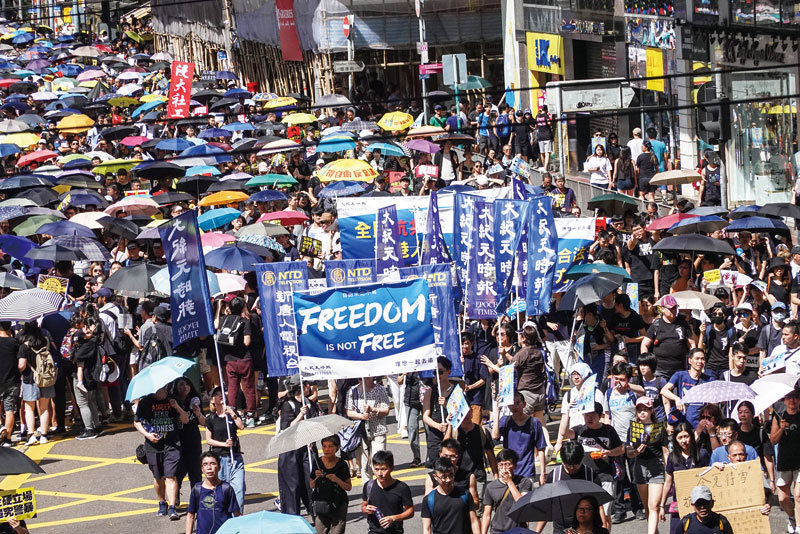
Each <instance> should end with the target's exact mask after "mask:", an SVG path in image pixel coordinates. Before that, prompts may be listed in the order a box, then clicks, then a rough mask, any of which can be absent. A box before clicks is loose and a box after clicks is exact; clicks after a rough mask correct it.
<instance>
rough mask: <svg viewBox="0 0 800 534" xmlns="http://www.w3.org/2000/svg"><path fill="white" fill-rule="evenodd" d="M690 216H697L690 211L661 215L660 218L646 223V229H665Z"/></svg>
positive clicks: (650, 230) (651, 230)
mask: <svg viewBox="0 0 800 534" xmlns="http://www.w3.org/2000/svg"><path fill="white" fill-rule="evenodd" d="M692 217H697V215H692V214H690V213H673V214H672V215H667V216H666V217H661V218H660V219H656V220H654V221H653V222H651V223H650V224H648V225H647V231H649V232H653V231H655V230H666V229H667V228H669V227H670V226H673V225H675V224H677V223H679V222H681V221H684V220H686V219H691V218H692Z"/></svg>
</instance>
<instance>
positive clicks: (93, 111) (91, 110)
mask: <svg viewBox="0 0 800 534" xmlns="http://www.w3.org/2000/svg"><path fill="white" fill-rule="evenodd" d="M110 109H111V106H109V105H108V104H106V103H105V102H93V103H91V104H89V105H88V106H85V107H84V108H83V109H82V110H81V111H82V112H83V113H84V114H86V115H99V114H100V113H105V112H107V111H108V110H110Z"/></svg>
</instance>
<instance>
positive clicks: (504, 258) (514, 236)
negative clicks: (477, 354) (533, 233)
mask: <svg viewBox="0 0 800 534" xmlns="http://www.w3.org/2000/svg"><path fill="white" fill-rule="evenodd" d="M529 204H530V202H529V201H527V200H511V199H500V198H498V199H497V200H495V201H494V266H495V290H496V291H497V306H496V308H495V313H496V314H497V315H501V314H503V313H505V311H506V310H507V309H508V305H509V303H510V301H511V285H512V283H513V281H514V264H515V260H516V259H517V251H518V249H519V248H520V243H521V239H522V234H523V230H524V229H525V226H526V224H527V222H528V214H529V210H528V206H529Z"/></svg>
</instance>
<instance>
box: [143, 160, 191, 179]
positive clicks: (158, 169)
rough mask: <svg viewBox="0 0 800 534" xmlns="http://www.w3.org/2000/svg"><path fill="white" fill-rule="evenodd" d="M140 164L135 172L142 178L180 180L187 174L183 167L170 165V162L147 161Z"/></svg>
mask: <svg viewBox="0 0 800 534" xmlns="http://www.w3.org/2000/svg"><path fill="white" fill-rule="evenodd" d="M134 163H139V164H138V165H136V166H135V167H134V168H133V170H134V171H135V172H136V174H137V175H138V176H139V177H140V178H146V179H148V180H150V179H157V178H165V177H166V178H179V177H181V176H183V175H184V174H185V171H184V170H183V167H181V166H179V165H175V164H174V163H170V162H168V161H146V162H138V160H134Z"/></svg>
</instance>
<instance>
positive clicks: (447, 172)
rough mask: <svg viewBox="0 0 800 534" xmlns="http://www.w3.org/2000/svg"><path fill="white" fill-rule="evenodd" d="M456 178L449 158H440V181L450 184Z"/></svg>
mask: <svg viewBox="0 0 800 534" xmlns="http://www.w3.org/2000/svg"><path fill="white" fill-rule="evenodd" d="M455 177H456V173H455V169H453V162H452V161H450V158H447V157H445V158H442V176H441V178H442V180H444V181H445V182H448V183H449V182H452V181H453V180H454V179H455Z"/></svg>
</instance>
